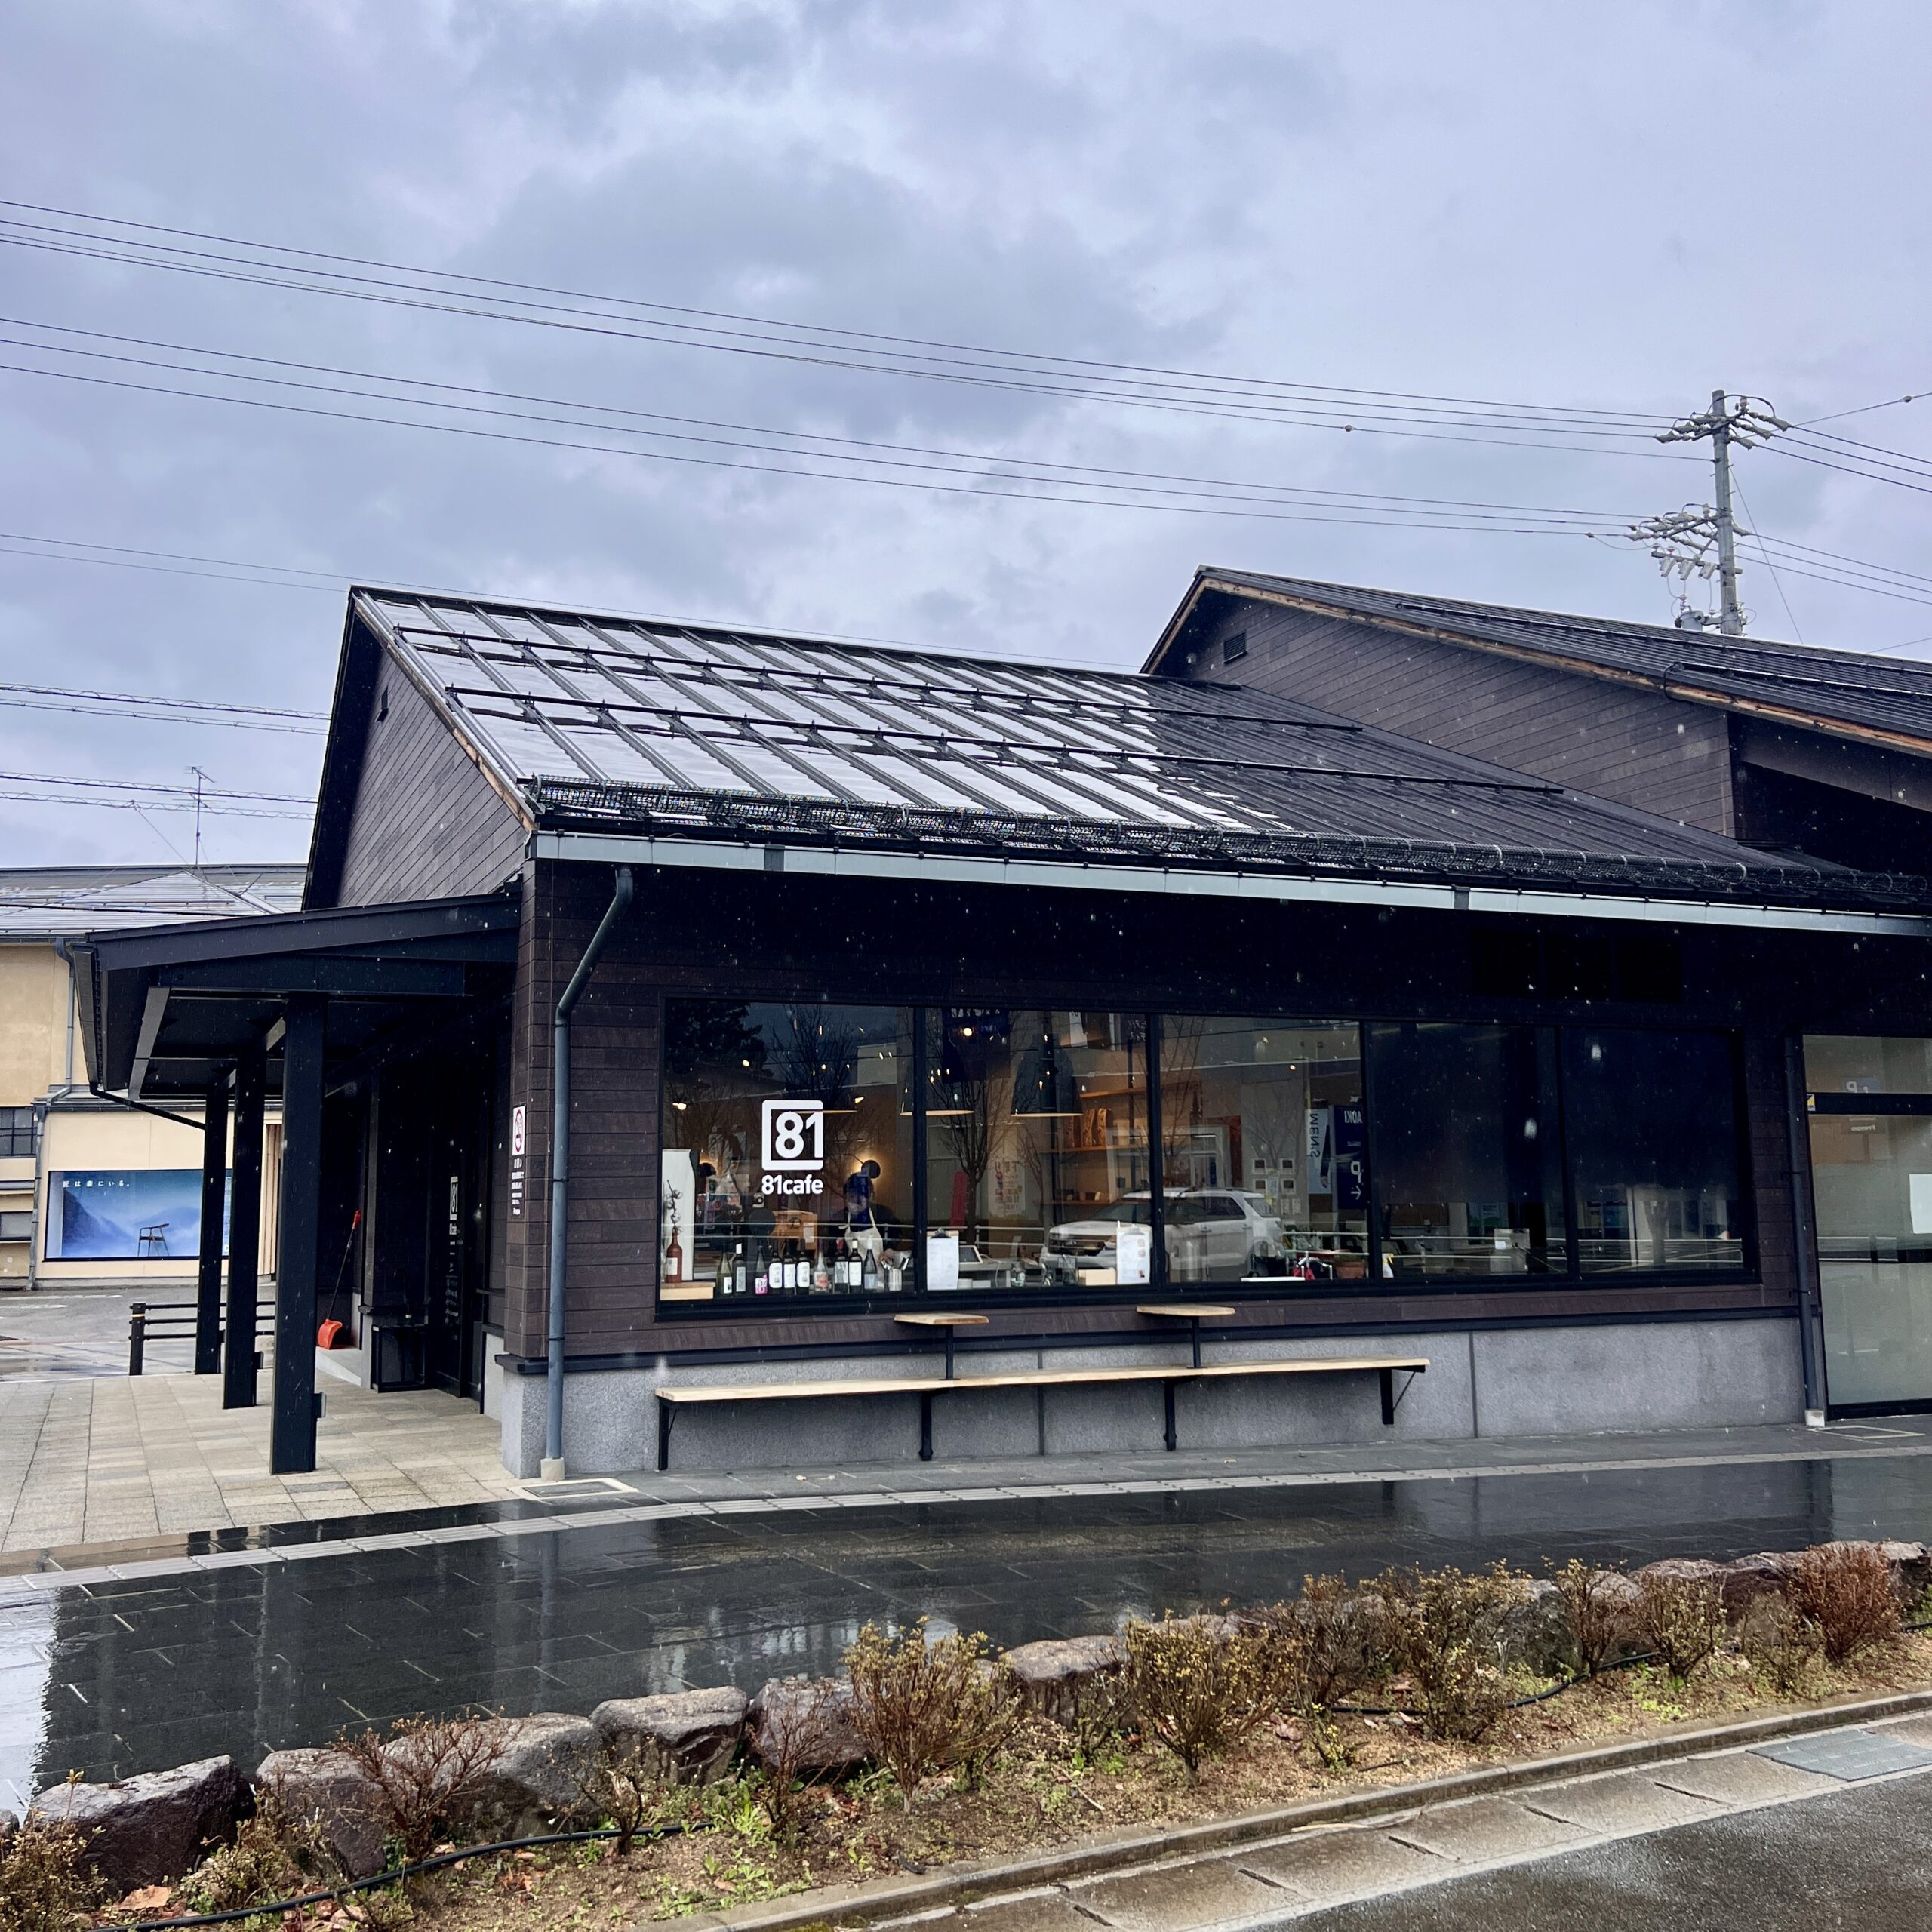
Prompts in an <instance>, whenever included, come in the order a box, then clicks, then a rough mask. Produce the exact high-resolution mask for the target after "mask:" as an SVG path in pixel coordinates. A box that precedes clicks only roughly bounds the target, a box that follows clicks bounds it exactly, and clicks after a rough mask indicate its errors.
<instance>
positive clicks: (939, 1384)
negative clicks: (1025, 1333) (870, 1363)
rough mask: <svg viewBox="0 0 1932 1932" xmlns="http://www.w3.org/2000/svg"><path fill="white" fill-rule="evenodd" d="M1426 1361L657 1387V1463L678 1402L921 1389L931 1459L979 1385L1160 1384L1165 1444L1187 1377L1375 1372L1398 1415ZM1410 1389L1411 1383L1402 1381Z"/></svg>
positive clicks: (1384, 1358) (1386, 1414) (923, 1437)
mask: <svg viewBox="0 0 1932 1932" xmlns="http://www.w3.org/2000/svg"><path fill="white" fill-rule="evenodd" d="M1428 1367H1429V1358H1428V1357H1427V1356H1426V1355H1338V1356H1329V1357H1323V1358H1316V1359H1313V1360H1310V1361H1228V1362H1211V1363H1210V1364H1208V1365H1207V1367H1198V1366H1195V1365H1193V1364H1189V1363H1186V1362H1182V1363H1177V1364H1174V1365H1173V1366H1171V1367H1169V1366H1166V1365H1162V1366H1160V1367H1153V1368H1048V1369H1035V1370H1032V1371H1028V1372H1026V1373H1025V1374H1018V1375H974V1376H968V1377H966V1378H965V1379H964V1380H958V1381H955V1380H944V1379H942V1378H940V1377H937V1376H931V1375H919V1376H881V1377H862V1376H860V1377H840V1378H839V1379H838V1380H826V1381H823V1382H720V1383H708V1384H703V1385H697V1386H691V1387H687V1388H680V1387H666V1388H660V1389H658V1390H657V1466H658V1468H659V1469H667V1468H669V1466H670V1457H671V1423H672V1418H673V1417H675V1415H676V1414H677V1412H678V1410H680V1409H681V1408H696V1407H715V1406H717V1405H718V1404H724V1403H728V1402H810V1401H831V1400H832V1399H833V1398H837V1397H842V1396H848V1395H917V1396H918V1398H919V1460H920V1461H921V1462H922V1463H930V1462H931V1460H932V1459H933V1398H934V1396H935V1395H952V1394H956V1393H958V1392H961V1391H964V1390H969V1389H1078V1388H1089V1387H1098V1386H1102V1385H1103V1384H1106V1383H1115V1382H1158V1383H1161V1384H1162V1385H1163V1389H1164V1395H1165V1399H1166V1404H1167V1446H1168V1447H1169V1448H1170V1449H1174V1448H1177V1447H1179V1446H1180V1444H1178V1442H1177V1441H1176V1439H1175V1435H1174V1389H1175V1387H1176V1386H1177V1384H1179V1383H1183V1382H1225V1381H1232V1380H1234V1379H1235V1378H1236V1377H1241V1376H1262V1375H1375V1376H1379V1377H1380V1378H1381V1383H1382V1420H1383V1423H1385V1424H1392V1423H1394V1421H1395V1405H1396V1402H1397V1400H1398V1398H1397V1396H1396V1394H1395V1377H1396V1376H1397V1375H1398V1374H1405V1375H1407V1377H1409V1378H1410V1379H1411V1380H1414V1378H1415V1377H1417V1376H1418V1375H1420V1374H1423V1373H1425V1372H1426V1370H1427V1369H1428ZM1402 1387H1403V1391H1404V1393H1405V1394H1406V1393H1407V1389H1408V1383H1406V1382H1405V1383H1403V1385H1402Z"/></svg>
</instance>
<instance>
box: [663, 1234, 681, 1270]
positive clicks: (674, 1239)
mask: <svg viewBox="0 0 1932 1932" xmlns="http://www.w3.org/2000/svg"><path fill="white" fill-rule="evenodd" d="M664 1278H665V1280H666V1281H682V1280H683V1279H684V1278H685V1249H684V1244H683V1243H682V1242H681V1241H679V1240H678V1231H677V1229H675V1228H673V1229H672V1230H671V1244H670V1246H669V1247H667V1248H666V1249H665V1251H664Z"/></svg>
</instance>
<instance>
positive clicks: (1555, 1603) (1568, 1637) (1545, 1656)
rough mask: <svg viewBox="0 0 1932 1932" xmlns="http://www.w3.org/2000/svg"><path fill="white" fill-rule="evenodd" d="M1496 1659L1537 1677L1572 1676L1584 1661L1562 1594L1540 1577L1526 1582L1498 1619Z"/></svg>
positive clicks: (1506, 1667) (1495, 1637)
mask: <svg viewBox="0 0 1932 1932" xmlns="http://www.w3.org/2000/svg"><path fill="white" fill-rule="evenodd" d="M1494 1641H1495V1644H1496V1652H1497V1661H1498V1662H1499V1663H1500V1664H1501V1665H1502V1666H1503V1669H1506V1670H1509V1669H1521V1670H1527V1672H1530V1674H1531V1675H1532V1676H1535V1677H1571V1676H1574V1675H1575V1674H1576V1672H1577V1669H1578V1668H1579V1666H1580V1663H1581V1661H1582V1659H1581V1656H1580V1652H1579V1651H1578V1650H1577V1638H1576V1634H1575V1632H1574V1631H1572V1630H1571V1627H1570V1611H1569V1609H1568V1607H1567V1605H1566V1604H1564V1601H1563V1592H1561V1590H1559V1589H1558V1588H1557V1587H1556V1586H1555V1584H1554V1583H1549V1582H1547V1581H1546V1580H1543V1579H1542V1578H1540V1577H1531V1578H1529V1579H1527V1580H1525V1581H1524V1584H1523V1586H1522V1592H1521V1595H1520V1596H1518V1598H1517V1599H1516V1601H1515V1602H1513V1603H1512V1604H1509V1606H1508V1607H1506V1609H1504V1610H1503V1611H1501V1612H1500V1614H1499V1615H1498V1616H1497V1620H1496V1627H1495V1632H1494Z"/></svg>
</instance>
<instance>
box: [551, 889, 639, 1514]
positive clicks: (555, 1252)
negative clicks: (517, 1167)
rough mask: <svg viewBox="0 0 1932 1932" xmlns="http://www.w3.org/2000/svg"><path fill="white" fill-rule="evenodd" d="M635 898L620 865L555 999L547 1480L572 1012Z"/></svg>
mask: <svg viewBox="0 0 1932 1932" xmlns="http://www.w3.org/2000/svg"><path fill="white" fill-rule="evenodd" d="M630 903H631V869H630V867H629V866H619V867H618V868H617V887H616V890H615V891H614V892H613V893H612V894H611V903H610V904H609V905H608V906H607V907H605V912H604V917H603V918H602V919H601V921H599V922H598V928H597V930H596V931H595V932H594V933H592V934H591V936H590V943H589V945H588V946H586V947H585V948H584V949H583V958H581V959H580V960H579V961H577V971H575V972H574V973H573V974H571V981H570V984H569V985H568V986H566V987H565V989H564V996H563V998H561V999H560V1000H558V1002H557V1014H556V1019H555V1025H554V1029H553V1032H552V1041H551V1051H552V1060H553V1065H552V1076H551V1090H550V1091H551V1107H550V1279H549V1301H550V1307H549V1375H548V1383H549V1386H548V1387H547V1389H546V1391H545V1392H546V1395H547V1397H548V1398H549V1399H548V1401H547V1404H546V1416H545V1421H544V1426H543V1467H542V1470H541V1472H540V1473H541V1475H542V1479H543V1481H545V1482H561V1481H562V1480H563V1478H564V1473H565V1472H564V1336H565V1319H564V1312H565V1311H564V1277H565V1260H566V1258H567V1253H568V1238H567V1237H568V1229H567V1225H566V1221H565V1217H566V1215H567V1214H568V1211H569V1207H570V1186H571V1012H572V1011H573V1010H574V1008H575V1007H576V1005H577V1001H579V1000H580V999H581V998H583V989H584V988H585V987H586V986H588V985H589V983H590V975H591V973H592V970H593V969H594V968H595V966H596V964H597V959H598V955H599V954H600V953H601V952H602V951H603V950H604V947H605V943H606V942H607V941H608V940H609V938H610V937H611V931H612V928H614V927H615V926H616V924H617V921H619V920H620V918H623V915H624V912H625V911H626V909H627V908H628V907H629V905H630Z"/></svg>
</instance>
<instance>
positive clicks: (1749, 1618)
mask: <svg viewBox="0 0 1932 1932" xmlns="http://www.w3.org/2000/svg"><path fill="white" fill-rule="evenodd" d="M1737 1639H1738V1644H1739V1646H1740V1647H1741V1648H1742V1650H1743V1652H1744V1654H1745V1656H1746V1657H1747V1658H1749V1660H1750V1663H1751V1668H1752V1670H1753V1671H1754V1672H1756V1673H1757V1674H1758V1675H1759V1676H1761V1677H1763V1678H1766V1679H1767V1680H1768V1681H1770V1684H1772V1685H1773V1686H1774V1687H1775V1688H1777V1690H1780V1691H1783V1693H1785V1694H1786V1695H1787V1696H1789V1694H1791V1693H1792V1692H1793V1691H1795V1690H1801V1689H1802V1688H1803V1687H1804V1680H1805V1679H1806V1678H1807V1677H1808V1676H1809V1675H1810V1671H1811V1666H1813V1665H1814V1663H1817V1660H1818V1653H1819V1651H1820V1650H1822V1649H1823V1647H1824V1638H1823V1635H1821V1634H1820V1631H1819V1629H1818V1626H1817V1624H1816V1623H1814V1622H1813V1621H1812V1620H1811V1619H1810V1617H1807V1616H1806V1615H1805V1614H1804V1611H1801V1609H1799V1608H1798V1605H1797V1604H1795V1603H1794V1602H1792V1600H1791V1598H1789V1597H1788V1596H1786V1595H1784V1594H1783V1592H1782V1591H1779V1590H1765V1591H1762V1592H1760V1593H1759V1594H1758V1595H1757V1596H1755V1598H1752V1602H1751V1607H1749V1609H1748V1610H1747V1611H1746V1612H1745V1613H1744V1621H1743V1624H1742V1625H1741V1626H1740V1627H1739V1629H1738V1633H1737Z"/></svg>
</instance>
